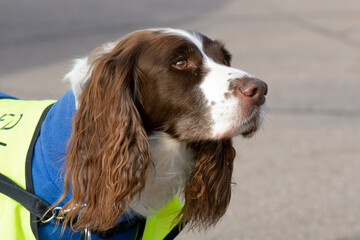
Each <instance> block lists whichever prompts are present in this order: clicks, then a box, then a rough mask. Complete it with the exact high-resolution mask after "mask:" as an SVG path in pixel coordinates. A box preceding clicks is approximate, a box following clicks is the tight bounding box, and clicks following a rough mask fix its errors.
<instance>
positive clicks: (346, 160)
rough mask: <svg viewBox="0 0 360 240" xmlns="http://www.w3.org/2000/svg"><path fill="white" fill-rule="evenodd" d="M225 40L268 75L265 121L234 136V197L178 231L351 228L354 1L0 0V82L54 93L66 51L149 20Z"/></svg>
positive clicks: (259, 239) (73, 52)
mask: <svg viewBox="0 0 360 240" xmlns="http://www.w3.org/2000/svg"><path fill="white" fill-rule="evenodd" d="M158 26H160V27H177V28H185V29H192V30H197V31H200V32H202V33H205V34H207V35H209V36H210V37H212V38H217V39H220V40H222V41H223V42H224V43H225V44H226V45H227V47H228V49H229V50H230V51H231V52H232V53H233V55H234V61H233V66H235V67H238V68H241V69H243V70H246V71H248V72H250V73H252V74H254V75H256V76H258V77H260V78H261V79H263V80H265V81H266V82H267V83H268V85H269V95H268V98H267V100H268V101H267V115H266V121H265V123H264V126H263V128H262V129H261V130H260V132H259V133H258V134H257V135H256V136H255V137H254V138H252V139H250V140H245V139H242V138H240V137H239V138H236V139H235V145H236V148H237V159H236V163H235V169H234V182H236V185H234V187H233V188H234V191H233V196H232V200H231V205H230V207H229V209H228V211H227V213H226V215H225V216H224V218H223V219H222V220H221V222H220V223H219V224H218V225H216V226H215V227H214V228H212V229H209V230H206V231H201V232H197V231H195V232H188V233H185V232H184V233H182V234H181V235H180V236H179V237H178V239H180V240H185V239H186V240H190V239H226V240H227V239H229V240H231V239H244V240H248V239H249V240H297V239H299V240H322V239H323V240H360V94H359V93H360V1H358V0H342V1H336V0H313V1H301V0H293V1H285V0H273V1H266V0H258V1H253V0H242V1H236V0H226V1H214V0H212V1H165V0H156V1H145V0H141V1H115V0H108V1H95V0H91V1H89V0H87V1H85V0H77V1H70V0H68V1H56V2H55V1H45V0H33V1H26V0H18V1H11V0H2V2H1V3H0V91H4V92H7V93H10V94H14V95H16V96H18V97H22V98H25V99H44V98H57V97H59V96H61V95H62V94H63V93H64V92H65V91H66V89H68V86H65V85H64V84H62V83H61V79H62V76H63V75H64V74H65V73H66V71H67V70H68V69H69V66H70V65H71V59H72V58H75V57H79V56H82V55H86V54H87V53H88V52H89V51H91V50H92V49H93V48H94V47H96V46H97V45H99V44H101V43H103V42H105V41H109V40H113V39H116V38H119V37H121V36H123V35H124V34H126V33H129V32H131V31H133V30H136V29H140V28H147V27H158Z"/></svg>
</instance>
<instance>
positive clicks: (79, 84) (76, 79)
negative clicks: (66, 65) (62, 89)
mask: <svg viewBox="0 0 360 240" xmlns="http://www.w3.org/2000/svg"><path fill="white" fill-rule="evenodd" d="M89 68H90V66H89V64H88V58H87V57H84V58H79V59H75V60H74V62H73V67H72V69H71V71H70V72H68V73H67V74H66V75H65V77H64V79H63V81H64V82H67V83H70V85H71V89H72V91H73V93H74V96H75V105H76V109H78V108H79V98H80V95H81V93H82V89H83V84H84V83H85V82H86V79H87V78H88V76H87V75H88V74H89Z"/></svg>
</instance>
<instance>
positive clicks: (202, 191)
mask: <svg viewBox="0 0 360 240" xmlns="http://www.w3.org/2000/svg"><path fill="white" fill-rule="evenodd" d="M190 147H191V148H192V149H193V150H194V152H195V153H196V165H195V168H194V169H193V171H192V173H191V176H190V179H189V181H188V184H187V186H186V187H185V190H184V192H185V205H184V208H183V209H182V212H181V213H180V215H179V216H181V215H182V222H183V223H189V227H190V228H195V227H203V228H205V229H206V228H207V227H210V226H212V225H215V224H216V223H217V222H218V221H219V219H220V218H221V217H222V216H223V215H224V214H225V211H226V209H227V207H228V205H229V202H230V198H231V184H232V181H231V179H232V171H233V161H234V158H235V150H234V148H233V147H232V141H231V140H230V139H229V140H222V141H204V142H199V143H193V144H191V145H190Z"/></svg>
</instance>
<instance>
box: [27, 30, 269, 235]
mask: <svg viewBox="0 0 360 240" xmlns="http://www.w3.org/2000/svg"><path fill="white" fill-rule="evenodd" d="M231 58H232V56H231V54H230V53H229V51H228V50H226V48H225V47H224V45H223V44H222V43H221V42H219V41H216V40H212V39H210V38H208V37H206V36H205V35H203V34H201V33H198V32H193V31H187V30H179V29H145V30H139V31H136V32H133V33H131V34H129V35H127V36H125V37H123V38H121V39H119V40H118V41H115V42H110V43H106V44H104V45H102V46H100V47H98V48H96V49H95V50H94V51H93V52H92V53H91V54H90V55H89V56H88V57H85V58H81V59H77V60H75V61H74V65H73V68H72V70H71V71H70V72H69V73H68V74H66V76H65V78H64V80H65V81H66V82H68V83H70V85H71V90H70V91H69V92H68V93H66V94H65V95H64V97H62V98H60V100H59V101H58V102H57V103H55V105H54V106H53V107H52V109H50V111H49V113H48V116H47V117H46V119H45V122H44V124H43V127H42V130H41V133H40V136H39V139H38V141H37V143H36V146H35V151H34V157H33V169H32V172H33V178H34V189H35V194H36V195H39V196H40V197H42V198H43V199H45V200H46V201H48V202H50V203H52V204H54V205H53V206H57V205H62V206H63V209H68V212H67V214H66V216H65V219H64V222H65V223H69V222H71V221H72V220H73V219H74V218H77V222H76V223H75V224H74V225H73V227H74V228H75V229H78V230H82V229H86V228H89V227H90V228H91V230H94V231H105V230H108V229H110V228H112V227H114V226H115V225H116V224H117V223H118V222H119V219H122V218H123V217H124V216H125V215H131V214H137V215H141V216H144V217H147V216H150V215H151V214H153V212H154V211H157V210H159V209H161V207H162V206H164V205H165V204H166V203H167V202H168V201H169V200H170V199H172V198H173V196H174V195H176V194H180V195H181V196H182V199H183V200H182V201H183V204H184V206H183V208H182V210H181V212H180V213H179V215H178V216H179V218H180V222H181V223H183V224H185V223H186V224H188V226H189V228H200V229H206V228H208V227H210V226H213V225H215V224H216V223H217V222H218V221H219V219H220V218H221V217H222V216H223V215H224V213H225V211H226V209H227V207H228V204H229V202H230V197H231V185H232V171H233V161H234V158H235V150H234V148H233V146H232V140H231V139H232V138H233V137H235V136H237V135H242V136H243V137H246V138H249V137H251V136H253V135H254V134H255V132H256V131H257V129H259V127H260V126H261V123H262V121H263V119H264V103H265V96H266V94H267V91H268V86H267V85H266V83H265V82H263V81H261V80H259V79H258V78H256V77H254V76H252V75H250V74H248V73H246V72H244V71H242V70H240V69H237V68H233V67H231V66H230V64H231ZM57 110H58V111H60V112H61V113H57V112H56V111H57ZM64 112H65V113H64ZM64 116H65V117H64ZM47 127H48V129H46V128H47ZM46 135H47V138H48V139H47V138H46V137H45V136H46ZM46 139H47V140H46ZM37 157H38V158H37ZM46 159H50V160H46ZM59 159H60V160H61V159H64V163H61V165H62V168H61V167H59V164H60V163H59ZM44 165H46V166H45V167H44ZM61 169H63V171H61ZM44 178H45V179H47V181H44ZM59 179H60V180H59ZM52 193H53V194H52ZM84 203H85V204H84ZM45 232H46V231H45ZM45 232H43V233H42V234H40V235H43V236H44V234H45ZM46 233H47V234H50V233H51V231H47V232H46Z"/></svg>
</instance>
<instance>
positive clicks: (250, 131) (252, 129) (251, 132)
mask: <svg viewBox="0 0 360 240" xmlns="http://www.w3.org/2000/svg"><path fill="white" fill-rule="evenodd" d="M257 129H258V128H257V126H255V125H254V126H251V127H250V128H249V129H248V130H246V131H245V132H243V133H241V135H242V136H243V137H245V138H249V137H252V136H253V135H254V133H255V132H256V131H257Z"/></svg>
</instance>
